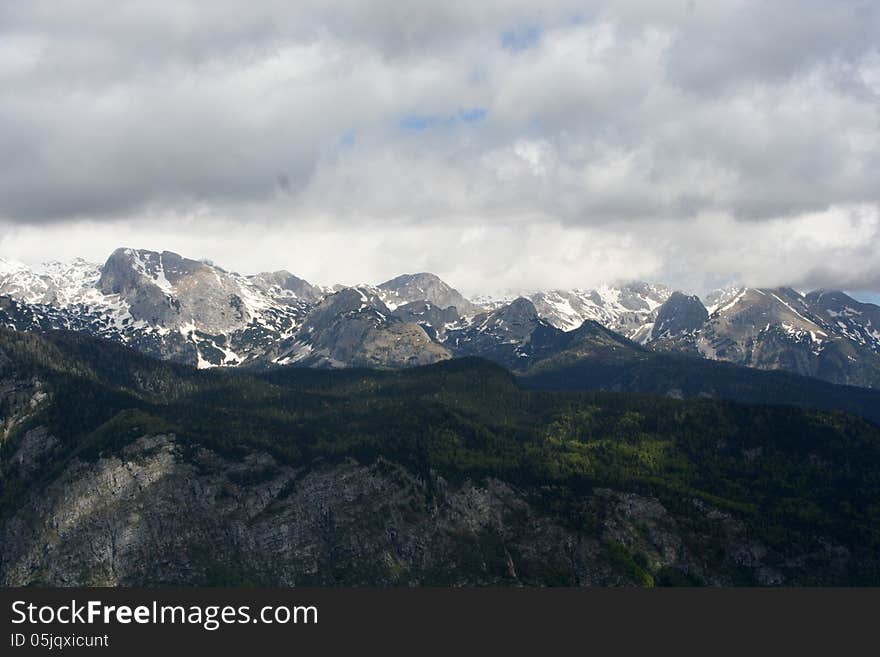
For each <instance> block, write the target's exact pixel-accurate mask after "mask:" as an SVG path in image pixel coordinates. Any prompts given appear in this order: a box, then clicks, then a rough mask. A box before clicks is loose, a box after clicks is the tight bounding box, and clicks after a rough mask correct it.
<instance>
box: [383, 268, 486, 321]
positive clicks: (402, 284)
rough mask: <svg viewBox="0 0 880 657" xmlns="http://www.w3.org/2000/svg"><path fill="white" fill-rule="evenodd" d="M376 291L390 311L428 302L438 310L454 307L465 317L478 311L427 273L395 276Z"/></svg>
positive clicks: (477, 308) (473, 305) (450, 288)
mask: <svg viewBox="0 0 880 657" xmlns="http://www.w3.org/2000/svg"><path fill="white" fill-rule="evenodd" d="M378 290H379V292H380V294H381V295H382V297H383V300H384V301H385V303H386V304H387V305H388V307H389V308H391V309H392V310H393V309H394V308H396V307H397V306H402V305H403V304H405V303H411V302H413V301H430V302H431V303H432V304H434V305H435V306H438V307H440V308H448V307H449V306H454V307H455V308H456V309H457V310H458V312H459V313H460V314H461V315H465V316H470V315H474V314H476V313H477V312H479V311H480V308H479V307H478V306H476V305H475V304H473V303H471V302H470V301H468V300H467V299H465V298H464V296H462V294H461V293H460V292H459V291H458V290H456V289H455V288H453V287H452V286H450V285H449V284H448V283H446V282H444V281H443V280H442V279H441V278H440V277H439V276H437V275H436V274H431V273H428V272H421V273H418V274H403V275H401V276H397V277H395V278H392V279H391V280H388V281H385V282H384V283H381V284H380V285H379V286H378Z"/></svg>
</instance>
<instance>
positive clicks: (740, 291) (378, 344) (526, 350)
mask: <svg viewBox="0 0 880 657" xmlns="http://www.w3.org/2000/svg"><path fill="white" fill-rule="evenodd" d="M0 323H2V324H3V325H6V326H9V327H11V328H15V329H18V330H41V331H45V330H53V329H67V330H74V331H84V332H86V333H89V334H90V335H94V336H98V337H103V338H108V339H110V340H114V341H117V342H120V343H123V344H127V345H129V346H132V347H134V348H135V349H138V350H140V351H142V352H143V353H146V354H148V355H152V356H156V357H159V358H162V359H167V360H172V361H175V362H180V363H185V364H190V365H195V366H197V367H199V368H210V367H217V366H245V367H271V366H279V365H280V366H284V365H297V366H308V367H329V368H339V367H359V366H363V367H377V368H397V367H407V366H416V365H424V364H429V363H433V362H437V361H441V360H445V359H449V358H453V357H459V356H481V357H485V358H488V359H490V360H494V361H496V362H498V363H500V364H502V365H504V366H505V367H508V368H510V369H512V370H515V371H520V372H525V371H528V370H531V369H532V368H534V367H536V366H537V365H538V364H539V362H540V361H543V360H546V359H548V358H551V357H554V358H557V360H558V357H559V356H560V354H561V352H563V351H565V350H566V349H569V348H570V345H571V343H572V341H573V340H574V339H575V338H576V337H577V336H578V335H581V336H582V333H578V331H579V330H581V329H583V328H584V326H585V325H586V326H588V327H590V326H593V327H595V326H596V325H598V326H601V327H604V328H605V329H608V330H610V331H612V332H613V333H614V334H615V335H618V336H620V337H622V338H624V339H623V340H620V341H617V342H616V343H615V344H616V346H615V347H614V348H616V349H620V350H623V351H636V350H638V348H639V347H641V348H643V349H647V350H649V351H651V352H653V353H667V354H669V353H671V354H680V355H686V356H694V357H699V358H703V359H709V360H715V361H726V362H730V363H734V364H737V365H742V366H746V367H751V368H757V369H763V370H781V371H786V372H791V373H795V374H800V375H804V376H809V377H814V378H818V379H822V380H825V381H828V382H831V383H837V384H846V385H851V386H861V387H869V388H876V387H878V386H880V307H878V306H875V305H873V304H868V303H861V302H858V301H856V300H855V299H852V298H851V297H849V296H848V295H846V294H845V293H843V292H840V291H830V290H829V291H824V290H820V291H814V292H809V293H807V294H801V293H800V292H797V291H795V290H793V289H791V288H777V289H763V288H761V289H759V288H729V289H725V290H717V291H715V292H713V293H710V294H708V295H706V298H705V299H702V300H701V299H700V298H699V297H697V296H695V295H689V294H686V293H683V292H681V291H674V290H671V289H670V288H668V287H666V286H664V285H657V284H648V283H644V282H636V283H628V284H623V285H618V286H602V287H600V288H597V289H594V290H578V289H575V290H548V291H541V292H536V293H532V294H528V295H524V296H521V297H516V298H509V299H489V298H480V299H476V300H469V299H467V298H465V297H464V296H463V295H462V294H460V293H459V292H458V291H457V290H456V289H454V288H453V287H451V286H450V285H449V284H447V283H446V282H444V281H442V280H441V279H440V278H439V277H437V276H436V275H434V274H430V273H417V274H405V275H401V276H398V277H395V278H393V279H391V280H388V281H385V282H383V283H380V284H378V285H358V286H341V285H336V286H334V287H332V288H325V287H321V286H318V285H313V284H311V283H309V282H307V281H305V280H303V279H302V278H299V277H297V276H295V275H294V274H292V273H290V272H288V271H275V272H264V273H259V274H256V275H242V274H239V273H236V272H232V271H228V270H225V269H223V268H222V267H220V266H218V265H215V264H213V263H211V262H209V261H200V260H193V259H190V258H186V257H182V256H180V255H178V254H176V253H171V252H168V251H163V252H161V253H159V252H155V251H147V250H139V249H129V248H120V249H117V250H116V251H114V252H113V253H112V254H111V255H110V256H109V258H108V259H107V261H106V262H105V263H104V264H103V265H97V264H92V263H88V262H86V261H85V260H82V259H76V260H74V261H72V262H69V263H59V262H51V263H46V264H44V265H42V266H40V267H28V266H25V265H22V264H20V263H15V262H12V261H7V260H0ZM594 333H595V332H594ZM582 337H583V336H582ZM606 337H607V336H604V337H603V338H602V339H603V340H604V339H605V338H606ZM600 341H601V340H600Z"/></svg>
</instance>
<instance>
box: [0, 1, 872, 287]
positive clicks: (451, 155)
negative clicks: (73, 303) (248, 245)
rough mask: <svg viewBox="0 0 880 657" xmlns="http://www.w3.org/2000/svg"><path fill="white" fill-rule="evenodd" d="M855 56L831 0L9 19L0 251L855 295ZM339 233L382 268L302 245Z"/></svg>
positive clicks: (866, 104) (48, 6)
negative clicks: (112, 244) (377, 252)
mask: <svg viewBox="0 0 880 657" xmlns="http://www.w3.org/2000/svg"><path fill="white" fill-rule="evenodd" d="M96 17H100V20H97V19H96ZM878 33H880V9H878V7H877V5H876V3H873V2H868V1H856V0H853V1H852V2H838V3H834V4H833V5H831V4H829V3H827V2H820V1H819V0H809V1H806V2H804V1H800V0H799V1H797V2H795V1H794V0H785V1H782V2H775V3H764V2H757V1H755V2H743V1H736V2H734V1H732V0H730V1H727V0H718V1H714V2H711V3H710V2H696V1H693V0H692V1H690V2H680V3H662V5H661V3H654V2H634V1H624V2H600V1H597V2H584V1H581V2H568V1H565V0H560V1H556V2H542V3H534V2H526V1H525V0H522V1H517V2H479V3H475V2H472V1H470V2H463V1H461V2H460V1H458V0H449V1H447V2H443V3H418V2H407V1H404V0H383V1H381V2H378V3H369V5H368V4H367V3H362V2H354V1H351V2H333V3H328V2H317V1H316V2H301V3H287V2H263V3H246V4H245V3H240V2H231V1H229V2H216V3H211V8H210V10H209V9H207V8H205V6H204V4H202V3H195V2H181V1H175V2H167V3H162V2H150V3H146V2H142V3H120V2H109V1H108V2H89V3H82V2H77V3H58V2H31V3H6V4H4V5H2V6H0V144H2V148H0V224H2V225H3V226H4V227H5V230H4V234H5V236H4V237H3V238H0V248H3V249H4V250H5V252H6V255H11V256H19V255H23V256H27V257H31V256H32V255H33V256H34V257H36V254H32V253H31V251H32V250H34V249H35V244H36V243H35V242H34V241H33V237H32V236H33V235H34V231H35V230H37V229H39V230H41V231H42V232H43V234H46V235H48V234H50V233H51V234H52V235H59V236H61V235H65V234H67V235H81V234H82V231H81V227H82V226H86V225H88V226H93V227H98V228H99V229H100V231H102V235H103V239H101V240H97V241H96V240H94V239H92V240H85V241H84V242H81V243H76V240H73V241H72V242H71V240H63V239H62V242H64V244H63V246H62V245H60V244H57V245H56V246H54V247H49V246H46V245H44V248H48V249H50V250H51V249H53V248H54V249H55V251H54V252H52V253H47V254H46V255H48V256H51V255H54V253H56V252H57V253H59V254H60V253H61V251H64V250H67V249H74V248H79V249H80V250H81V251H87V250H89V249H95V248H96V245H97V244H98V243H100V244H101V246H102V248H103V246H104V242H109V241H110V240H117V239H120V238H123V237H125V236H127V235H139V236H141V238H142V239H144V240H146V241H151V242H163V244H157V245H158V246H166V245H167V244H168V243H170V242H176V243H178V244H180V245H181V246H182V247H186V248H187V249H190V250H195V251H196V252H195V253H193V255H212V256H213V257H215V258H217V259H218V261H219V260H220V257H221V255H227V258H228V262H229V264H230V266H236V267H240V268H243V269H244V268H249V267H252V266H254V267H260V266H261V265H260V263H259V262H258V260H259V259H257V258H250V257H249V256H247V255H246V254H243V253H242V252H241V251H242V249H241V244H242V242H241V240H240V239H238V240H234V241H233V243H230V244H229V245H226V243H225V242H223V241H222V240H220V239H215V238H212V237H210V236H212V235H216V234H221V235H223V234H226V235H228V234H229V232H230V230H235V231H239V232H247V231H248V228H251V234H255V233H261V234H262V233H266V232H267V231H268V234H271V235H273V236H274V240H275V241H276V242H277V243H278V245H279V247H278V251H279V253H278V256H277V260H278V262H277V264H278V266H286V267H289V268H293V269H298V270H299V271H300V272H301V273H303V274H310V273H311V274H313V275H314V276H317V277H322V278H323V277H326V276H330V275H332V274H331V273H329V272H328V269H329V268H330V267H336V268H337V269H338V270H340V271H342V270H344V271H342V273H341V274H340V275H341V276H352V277H356V278H360V279H367V278H378V277H380V276H381V275H383V274H384V273H385V268H386V267H387V266H389V265H390V264H392V263H393V264H394V265H395V266H397V267H399V268H400V269H414V268H427V267H428V266H430V267H432V268H434V269H440V268H443V267H445V268H446V269H447V270H448V271H449V272H450V273H452V274H453V275H459V276H461V277H462V278H466V279H473V282H471V281H470V280H469V281H468V282H467V283H466V284H463V283H462V282H459V284H460V285H461V286H462V287H467V286H468V285H473V287H476V288H479V287H480V286H481V285H482V286H483V287H491V288H494V289H499V288H503V287H505V286H507V287H511V286H513V287H515V286H521V285H529V284H530V283H529V281H534V283H532V284H538V282H540V284H541V285H575V284H583V285H585V284H589V283H591V282H593V283H595V282H598V281H597V279H601V278H608V277H625V276H627V275H631V276H645V277H654V278H660V279H667V280H672V281H673V282H676V283H677V282H679V281H680V282H681V284H682V285H689V286H690V287H701V286H702V287H704V286H707V285H710V284H712V283H714V282H717V281H720V280H721V279H722V278H724V277H725V276H736V277H737V278H739V279H740V280H748V281H750V282H755V283H761V284H764V283H770V282H777V281H778V282H791V283H803V284H805V285H806V284H809V285H822V286H849V287H854V288H855V287H859V288H862V289H876V288H877V287H880V286H878V281H880V261H878V259H877V258H876V256H875V252H876V250H877V248H876V247H877V246H878V242H877V241H878V237H880V228H878V224H877V217H878V215H880V186H878V185H877V181H878V180H880V111H878V107H880V51H878V47H877V43H876V35H877V34H878ZM852 213H857V214H858V215H859V216H860V217H862V220H861V221H862V224H860V225H861V228H856V227H854V226H853V225H850V224H846V225H844V224H845V222H844V220H843V219H841V217H845V216H851V215H852ZM841 222H844V223H841ZM230 226H233V227H235V228H234V229H231V228H230ZM841 226H843V227H844V228H845V229H847V230H850V233H851V236H853V239H851V240H849V241H847V240H844V241H843V242H841V241H840V240H839V239H837V236H836V235H835V234H834V233H833V232H832V231H836V230H840V229H841ZM181 231H184V232H183V233H181ZM186 231H189V232H186ZM388 231H396V232H388ZM467 231H471V232H467ZM474 231H476V232H474ZM804 231H806V232H804ZM787 233H791V234H797V235H801V237H800V238H799V239H798V240H795V242H794V243H796V244H798V248H799V251H797V252H796V254H795V252H793V254H792V255H791V256H790V257H789V255H788V254H789V250H790V249H789V246H788V245H789V244H791V243H793V242H791V239H790V237H789V236H788V235H787ZM465 234H467V235H469V236H470V237H468V238H467V239H465V238H464V237H462V235H465ZM550 235H552V236H553V238H554V239H555V240H557V241H558V242H557V245H556V246H554V245H553V244H552V243H548V244H541V243H530V242H527V241H525V240H526V238H527V237H528V238H529V239H532V240H533V241H536V242H541V239H542V236H550ZM339 236H343V237H342V239H349V240H350V241H351V243H353V244H359V245H360V246H361V247H363V248H376V249H382V248H384V249H395V250H396V254H395V256H394V257H393V258H388V257H385V258H377V259H375V260H374V259H373V258H371V257H370V258H366V257H362V258H361V261H362V264H361V265H360V269H356V268H353V267H354V265H352V264H351V258H352V257H353V256H352V254H351V253H348V252H347V250H346V249H337V250H340V251H344V252H345V253H342V254H340V255H339V256H338V257H335V254H334V253H333V252H332V251H333V250H332V249H331V252H330V253H328V254H327V255H326V257H325V258H324V259H323V261H321V262H317V261H316V262H314V263H313V262H312V261H311V260H310V259H309V257H308V253H307V249H304V248H303V247H302V244H303V241H304V240H311V244H313V245H318V244H322V245H327V244H329V243H332V240H333V239H334V238H339ZM855 238H857V239H855ZM252 239H255V238H252ZM767 239H774V240H778V241H779V243H778V244H777V245H776V247H775V249H774V248H770V247H766V245H764V244H763V243H762V244H760V245H758V246H756V245H755V241H756V240H767ZM462 240H464V242H463V241H462ZM468 240H470V241H468ZM256 241H258V240H255V243H256ZM126 242H127V243H128V242H129V240H126ZM465 243H466V244H469V245H471V246H473V247H474V248H475V249H476V250H475V251H474V252H471V251H469V249H468V248H465V247H464V246H463V244H465ZM559 244H565V250H566V253H567V254H568V255H567V256H566V257H561V256H554V253H555V252H558V251H559V250H560V249H561V247H560V246H559ZM209 246H210V247H211V249H212V250H213V251H214V252H211V253H207V252H205V253H202V251H203V250H204V249H206V248H207V247H209ZM554 249H555V251H554ZM10 250H12V251H13V252H12V253H9V251H10ZM16 251H18V252H19V253H16ZM216 251H221V252H222V253H216ZM695 253H702V254H703V255H702V256H699V257H697V256H695V255H694V254H695ZM284 254H287V256H286V257H290V258H292V257H296V258H299V261H297V262H295V261H292V260H290V261H287V262H280V260H282V259H283V257H285V255H284ZM707 254H710V255H707ZM780 254H781V255H780ZM478 256H479V257H480V258H483V259H489V260H491V262H475V261H474V258H475V257H478ZM533 256H534V257H533ZM710 256H711V257H710ZM342 258H348V259H349V261H348V262H345V263H343V262H341V259H342ZM355 259H356V258H355ZM524 262H527V263H528V267H527V268H526V267H523V266H522V264H523V263H524ZM837 262H840V263H841V264H840V265H839V266H838V265H836V264H835V263H837ZM514 265H518V266H516V267H515V266H514ZM307 270H310V271H307ZM358 272H360V274H358ZM388 273H389V274H390V273H395V272H388ZM477 291H478V290H477Z"/></svg>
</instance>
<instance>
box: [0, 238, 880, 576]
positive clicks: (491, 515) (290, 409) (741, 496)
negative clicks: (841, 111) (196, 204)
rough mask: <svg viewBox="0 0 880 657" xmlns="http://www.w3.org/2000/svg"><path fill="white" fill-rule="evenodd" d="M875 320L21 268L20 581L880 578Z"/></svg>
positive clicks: (1, 531)
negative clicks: (485, 297) (477, 297)
mask: <svg viewBox="0 0 880 657" xmlns="http://www.w3.org/2000/svg"><path fill="white" fill-rule="evenodd" d="M878 320H880V318H878V308H877V307H876V306H872V305H870V304H860V303H858V302H857V301H855V300H853V299H851V298H850V297H848V296H847V295H845V294H843V293H841V292H830V291H824V292H813V293H809V294H800V293H798V292H796V291H794V290H790V289H773V290H770V289H763V288H762V289H755V288H735V289H729V290H721V291H718V292H716V293H713V294H711V295H707V296H706V298H705V300H704V299H701V298H699V297H697V296H695V295H689V294H686V293H683V292H681V291H676V290H670V289H669V288H666V287H663V286H660V285H649V284H646V283H633V284H627V285H621V286H617V287H610V286H608V287H603V288H601V289H599V290H593V291H583V290H573V291H567V292H566V291H548V292H540V293H535V294H531V295H528V296H522V297H516V298H512V299H495V300H489V299H467V298H465V297H464V296H463V295H461V294H460V293H459V292H457V291H456V290H455V289H454V288H452V287H451V286H450V285H448V284H446V283H445V282H443V281H442V280H441V279H439V278H438V277H437V276H435V275H433V274H428V273H420V274H408V275H403V276H399V277H396V278H394V279H391V280H389V281H386V282H384V283H381V284H379V285H358V286H340V285H337V286H334V287H332V288H325V287H321V286H318V285H313V284H311V283H309V282H307V281H305V280H303V279H302V278H299V277H297V276H295V275H294V274H291V273H290V272H287V271H278V272H268V273H260V274H256V275H251V276H246V275H242V274H239V273H236V272H231V271H227V270H225V269H223V268H221V267H219V266H217V265H215V264H213V263H211V262H206V261H199V260H193V259H189V258H185V257H182V256H180V255H177V254H174V253H170V252H162V253H158V252H152V251H144V250H134V249H118V250H116V251H114V252H113V253H112V254H111V255H110V257H109V258H108V260H107V262H106V263H105V264H104V265H101V266H98V265H94V264H90V263H87V262H85V261H83V260H75V261H73V262H71V263H67V264H62V263H49V264H46V265H43V266H41V267H39V268H33V267H26V266H24V265H21V264H17V263H11V262H8V261H3V262H2V263H0V583H2V584H3V585H7V586H11V585H50V586H62V585H141V586H152V585H159V584H174V585H186V584H219V585H230V584H238V585H240V584H249V585H264V586H266V585H269V586H271V585H284V586H289V585H297V586H299V585H381V586H388V585H408V586H417V585H541V586H543V585H560V584H561V585H582V586H589V585H649V586H650V585H673V586H680V585H736V584H749V585H779V584H789V585H817V584H819V585H822V584H837V585H855V584H859V585H861V584H877V583H878V582H880V563H878V557H877V555H878V554H880V535H878V533H877V527H878V526H880V525H878V509H880V506H878V504H877V500H878V499H880V489H878V480H877V472H878V467H880V390H878V389H877V388H878V379H877V372H878V371H880V368H878V366H877V358H878V351H877V343H878V335H877V328H876V327H877V326H878ZM823 379H824V380H823Z"/></svg>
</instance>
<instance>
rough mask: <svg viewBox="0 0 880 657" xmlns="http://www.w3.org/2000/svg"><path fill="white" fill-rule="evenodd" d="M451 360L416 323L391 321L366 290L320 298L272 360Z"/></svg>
mask: <svg viewBox="0 0 880 657" xmlns="http://www.w3.org/2000/svg"><path fill="white" fill-rule="evenodd" d="M448 358H451V354H450V352H449V351H448V350H447V349H446V348H444V347H443V346H442V345H440V344H438V343H437V342H435V341H434V340H432V339H431V338H430V337H429V336H428V334H427V333H425V330H424V329H423V328H422V327H421V326H419V325H418V324H416V323H408V322H405V321H403V320H402V319H400V318H399V317H395V316H393V315H392V314H391V311H390V310H389V309H388V307H387V306H386V305H385V304H384V302H383V301H382V300H381V299H380V298H379V296H378V295H376V294H374V293H373V292H372V291H371V290H369V289H363V288H343V289H342V290H340V291H339V292H336V293H335V294H331V295H329V296H327V297H326V298H324V299H323V300H322V301H321V303H319V304H318V305H317V306H316V307H315V308H314V309H313V310H312V311H311V312H310V313H309V315H308V317H307V318H306V319H305V321H304V322H303V324H302V326H301V327H300V328H299V330H298V331H297V333H296V335H295V336H294V337H292V338H291V339H289V340H288V341H286V342H285V343H283V344H282V345H280V347H279V348H278V349H277V351H275V352H273V358H272V362H274V363H276V364H280V365H287V364H290V363H298V364H300V365H306V366H310V367H350V366H354V367H382V368H386V367H392V368H393V367H411V366H414V365H427V364H429V363H434V362H437V361H440V360H445V359H448Z"/></svg>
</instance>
